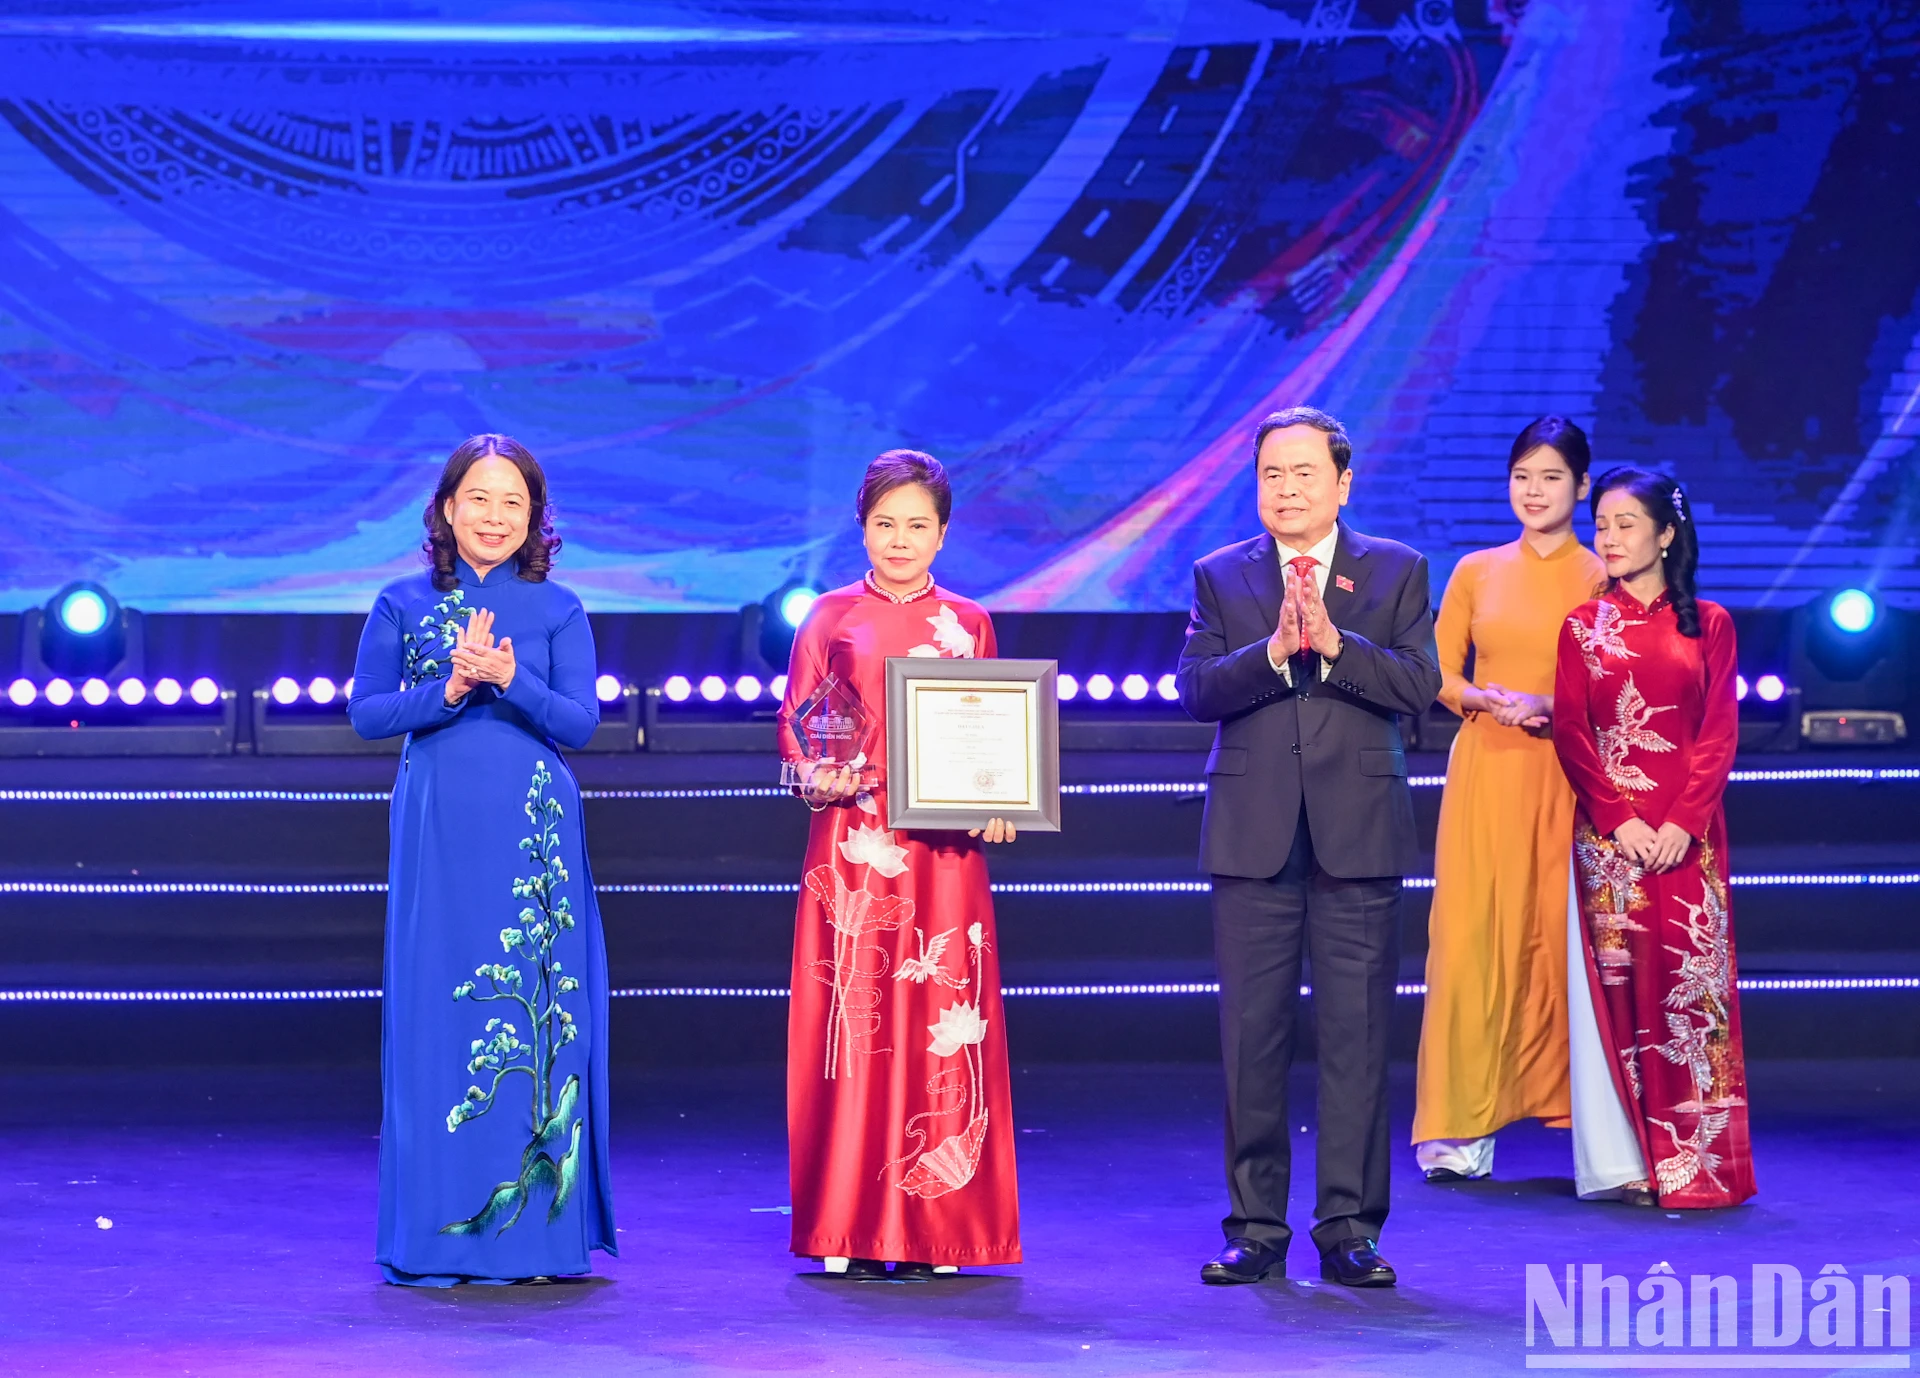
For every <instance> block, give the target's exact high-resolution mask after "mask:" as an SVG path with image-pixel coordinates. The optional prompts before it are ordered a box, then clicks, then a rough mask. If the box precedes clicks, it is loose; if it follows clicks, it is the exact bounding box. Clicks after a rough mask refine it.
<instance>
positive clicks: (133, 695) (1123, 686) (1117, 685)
mask: <svg viewBox="0 0 1920 1378" xmlns="http://www.w3.org/2000/svg"><path fill="white" fill-rule="evenodd" d="M1057 684H1058V687H1059V692H1060V700H1061V702H1063V703H1071V702H1073V701H1074V700H1075V699H1077V698H1079V697H1080V696H1081V695H1082V694H1084V695H1085V696H1086V697H1087V698H1089V699H1092V700H1093V701H1094V702H1096V703H1105V702H1106V701H1107V700H1109V699H1111V698H1112V697H1113V696H1114V695H1115V694H1116V693H1118V694H1119V695H1120V696H1121V697H1122V698H1124V699H1127V700H1129V701H1130V702H1133V703H1139V702H1141V701H1143V700H1144V699H1146V698H1148V697H1149V696H1152V695H1157V696H1158V697H1159V698H1161V699H1162V700H1164V701H1165V702H1168V703H1175V702H1177V701H1178V700H1179V698H1180V690H1179V687H1178V685H1177V684H1176V683H1175V681H1174V677H1173V676H1172V675H1161V676H1160V677H1159V679H1157V680H1154V681H1151V682H1149V681H1148V679H1147V677H1146V676H1145V675H1141V674H1132V675H1126V676H1123V677H1122V678H1121V679H1120V680H1119V681H1118V682H1116V681H1115V680H1114V679H1113V677H1112V676H1111V675H1104V674H1094V675H1089V676H1087V678H1086V679H1085V681H1082V680H1080V679H1077V678H1076V677H1075V676H1073V675H1070V674H1068V673H1066V672H1065V671H1062V672H1061V673H1060V676H1059V678H1058V680H1057ZM593 688H594V694H595V695H596V696H597V697H598V698H599V700H600V702H602V703H616V702H618V701H619V699H620V697H621V695H622V694H624V693H625V692H626V686H625V685H624V684H623V683H622V682H621V681H620V679H619V677H618V676H616V675H601V676H600V677H599V678H598V679H596V680H595V681H594V685H593ZM1734 688H1735V692H1736V693H1737V694H1738V695H1739V698H1740V700H1741V702H1743V703H1744V702H1745V701H1746V700H1747V699H1748V698H1749V697H1753V698H1757V699H1759V700H1760V701H1761V702H1763V703H1778V702H1779V701H1780V700H1781V699H1783V698H1785V697H1786V693H1787V685H1786V681H1785V680H1783V679H1781V678H1780V676H1778V675H1775V674H1765V675H1761V676H1759V677H1758V678H1757V679H1755V680H1753V681H1751V682H1749V681H1748V679H1747V677H1746V676H1745V675H1739V676H1736V677H1735V683H1734ZM660 692H661V694H662V695H664V696H665V697H666V698H667V699H668V700H669V701H671V702H673V703H686V702H688V701H689V700H690V699H693V698H694V697H696V696H698V697H699V698H701V699H703V700H705V701H706V702H708V703H721V702H723V701H724V700H726V699H727V697H728V696H729V695H731V696H732V697H733V698H735V699H737V700H739V701H740V702H742V703H758V702H759V701H760V700H761V698H763V697H766V698H770V699H776V700H777V699H781V698H784V697H785V696H786V692H787V677H786V676H785V675H775V676H774V677H773V679H772V680H771V681H766V682H763V681H761V680H760V679H759V678H758V677H757V676H755V675H741V676H740V677H739V678H738V679H735V680H732V681H728V680H725V679H722V678H721V677H720V676H719V675H707V676H705V677H704V678H702V679H699V680H693V679H689V678H688V677H687V676H686V675H669V676H668V677H667V679H666V681H665V682H664V683H663V684H662V685H661V686H660ZM267 694H268V696H269V697H270V698H271V699H272V700H273V701H274V702H275V703H277V704H279V705H281V706H282V707H291V706H292V705H294V704H296V703H299V702H300V701H301V700H302V699H305V700H306V701H307V702H309V703H314V704H319V705H321V706H325V705H328V704H332V703H343V702H345V701H346V700H347V699H348V698H350V697H352V695H353V681H352V680H351V679H349V680H347V681H345V682H344V683H338V684H337V683H335V682H334V681H333V680H331V679H328V678H327V677H326V676H325V675H319V676H316V677H315V678H313V679H311V680H308V681H307V682H306V683H305V684H302V683H301V682H300V681H299V680H297V679H294V678H293V677H292V676H291V675H282V676H281V677H280V678H278V679H276V680H275V681H274V682H273V683H272V685H271V686H269V688H268V690H267ZM76 698H77V699H79V700H80V701H81V702H82V703H85V704H88V705H90V706H92V707H95V708H99V707H101V706H103V705H105V704H106V703H107V702H108V701H109V700H110V699H116V698H117V699H118V700H119V701H120V702H121V703H123V704H125V705H126V706H127V707H129V708H137V707H139V706H140V705H141V704H143V703H145V702H146V701H147V700H148V699H149V698H151V699H152V700H153V701H154V702H155V703H157V704H160V705H161V706H163V707H167V708H171V707H173V706H174V705H176V704H179V703H182V702H192V703H194V704H197V705H199V706H200V707H202V708H205V707H209V706H211V705H212V704H214V703H217V702H218V701H219V699H220V686H219V685H218V684H216V683H215V682H214V681H213V680H211V679H208V678H207V677H206V676H204V675H202V676H201V677H200V678H199V679H196V680H194V681H193V682H192V683H190V684H188V685H185V686H182V685H181V683H180V681H179V680H177V679H173V678H171V677H168V678H164V679H157V680H155V681H154V682H153V683H152V684H151V685H149V684H147V683H146V682H145V681H144V680H139V679H123V680H121V681H120V682H119V684H118V685H109V684H108V683H107V682H106V681H105V680H103V679H89V680H85V681H83V682H82V683H81V684H80V686H79V688H77V689H76V688H75V687H74V686H73V685H72V684H71V683H69V682H68V681H66V680H64V679H55V680H49V681H48V682H47V683H45V684H38V685H37V684H35V683H34V682H33V681H32V680H28V679H16V680H15V681H14V682H13V683H12V684H10V685H8V686H7V699H8V701H9V702H10V703H12V704H13V706H14V707H16V708H31V707H33V706H34V705H35V704H36V703H40V702H42V701H44V702H46V703H47V704H49V705H51V706H52V707H54V708H65V707H66V706H67V705H68V704H70V703H72V702H73V701H74V700H75V699H76Z"/></svg>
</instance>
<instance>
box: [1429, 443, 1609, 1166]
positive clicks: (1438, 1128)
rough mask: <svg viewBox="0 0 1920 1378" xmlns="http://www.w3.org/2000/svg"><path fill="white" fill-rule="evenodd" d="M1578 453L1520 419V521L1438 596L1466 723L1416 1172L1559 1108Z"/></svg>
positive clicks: (1477, 1152) (1580, 475)
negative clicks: (1569, 634)
mask: <svg viewBox="0 0 1920 1378" xmlns="http://www.w3.org/2000/svg"><path fill="white" fill-rule="evenodd" d="M1591 460H1592V455H1591V452H1590V450H1589V448H1588V445H1587V437H1586V434H1585V433H1584V432H1583V431H1582V430H1581V429H1580V428H1579V427H1578V426H1576V425H1574V424H1573V422H1571V421H1568V420H1566V419H1564V418H1562V417H1557V416H1545V417H1541V418H1540V419H1539V420H1537V421H1535V422H1533V423H1532V424H1531V425H1529V426H1528V427H1527V428H1526V429H1525V430H1523V431H1521V432H1520V434H1519V436H1518V437H1516V438H1515V440H1514V442H1513V448H1512V450H1511V451H1510V453H1509V455H1508V458H1507V496H1508V499H1509V501H1510V502H1511V503H1512V504H1513V514H1514V516H1516V517H1518V518H1519V519H1520V526H1521V532H1520V536H1519V538H1518V539H1517V540H1514V541H1511V542H1509V543H1508V544H1506V545H1503V546H1496V547H1494V548H1493V549H1491V550H1477V551H1474V552H1473V553H1472V554H1470V555H1468V556H1466V557H1465V558H1464V559H1463V560H1461V561H1460V563H1459V565H1458V566H1456V567H1455V569H1454V572H1453V577H1452V578H1451V579H1450V580H1448V582H1447V592H1446V596H1445V597H1444V598H1443V599H1442V600H1441V604H1440V616H1439V620H1438V624H1437V626H1436V629H1435V631H1436V636H1437V640H1438V643H1439V650H1440V670H1441V675H1442V685H1441V689H1440V701H1441V702H1442V703H1444V704H1445V705H1446V706H1447V707H1448V708H1450V709H1452V710H1453V711H1454V712H1456V713H1458V714H1460V715H1461V716H1462V717H1463V718H1465V719H1466V721H1465V723H1464V724H1463V725H1462V727H1461V729H1460V735H1459V736H1458V737H1457V738H1456V739H1455V741H1454V744H1453V754H1452V756H1451V757H1450V758H1449V760H1448V763H1447V787H1446V793H1445V794H1444V795H1443V796H1442V798H1441V803H1440V830H1439V837H1438V840H1437V843H1436V847H1435V856H1434V893H1433V910H1432V917H1431V918H1430V919H1429V920H1428V947H1427V1000H1426V1013H1425V1017H1424V1019H1423V1021H1422V1024H1421V1028H1420V1065H1419V1093H1418V1103H1417V1106H1416V1108H1415V1111H1414V1119H1413V1142H1414V1149H1415V1156H1416V1158H1417V1159H1418V1161H1419V1163H1420V1166H1421V1168H1422V1169H1423V1170H1424V1171H1425V1173H1426V1177H1427V1180H1428V1181H1430V1182H1447V1181H1460V1180H1463V1179H1466V1178H1474V1177H1485V1176H1487V1175H1488V1174H1490V1173H1491V1172H1492V1171H1493V1143H1494V1134H1495V1132H1496V1131H1497V1130H1499V1129H1500V1128H1501V1127H1502V1126H1503V1125H1507V1124H1511V1123H1513V1122H1514V1121H1515V1120H1524V1119H1539V1120H1544V1121H1546V1122H1547V1123H1548V1124H1549V1125H1552V1126H1555V1127H1557V1128H1565V1127H1567V1126H1568V1125H1569V1124H1570V1123H1571V1120H1570V1115H1571V1100H1570V1092H1569V1088H1568V1080H1567V917H1566V916H1567V871H1568V864H1569V848H1570V842H1571V839H1572V836H1573V791H1572V789H1571V788H1570V787H1569V786H1568V784H1567V780H1566V776H1565V775H1564V774H1562V772H1561V769H1560V763H1559V761H1558V759H1556V757H1555V755H1554V749H1553V740H1552V724H1553V685H1554V657H1555V650H1556V647H1557V644H1558V639H1559V634H1560V624H1561V622H1562V621H1563V620H1564V619H1565V618H1566V615H1567V614H1568V613H1569V612H1570V611H1572V610H1573V609H1574V608H1576V607H1579V606H1580V605H1581V604H1582V603H1585V602H1586V601H1587V600H1588V599H1590V598H1592V597H1593V595H1594V591H1595V589H1597V588H1598V587H1599V586H1600V585H1601V584H1603V583H1604V582H1605V581H1606V571H1605V569H1604V568H1603V567H1602V566H1601V564H1600V561H1599V559H1598V558H1597V557H1596V556H1595V555H1594V554H1593V552H1592V551H1590V550H1587V549H1586V548H1585V547H1584V546H1582V545H1581V543H1580V540H1579V538H1578V537H1577V536H1576V535H1575V534H1574V529H1573V513H1574V508H1575V507H1576V506H1577V505H1578V503H1579V502H1580V501H1581V500H1582V499H1583V498H1585V497H1586V495H1587V468H1588V465H1589V464H1590V463H1591ZM1469 654H1471V655H1472V657H1473V675H1472V678H1471V679H1469V678H1468V676H1467V659H1468V656H1469Z"/></svg>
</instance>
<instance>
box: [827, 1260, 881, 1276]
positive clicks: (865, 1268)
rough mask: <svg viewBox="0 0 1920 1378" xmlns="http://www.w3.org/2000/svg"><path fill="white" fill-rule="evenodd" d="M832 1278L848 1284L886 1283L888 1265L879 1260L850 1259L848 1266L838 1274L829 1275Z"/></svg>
mask: <svg viewBox="0 0 1920 1378" xmlns="http://www.w3.org/2000/svg"><path fill="white" fill-rule="evenodd" d="M827 1276H828V1277H830V1278H841V1279H843V1280H845V1281H847V1282H885V1281H886V1280H887V1265H886V1264H884V1263H882V1262H881V1261H880V1260H879V1259H877V1258H850V1259H848V1260H847V1266H846V1268H845V1269H844V1270H842V1271H841V1272H838V1273H828V1274H827Z"/></svg>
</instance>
